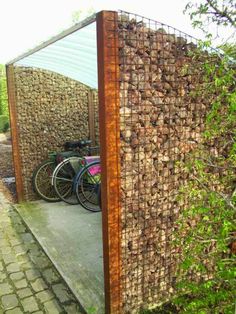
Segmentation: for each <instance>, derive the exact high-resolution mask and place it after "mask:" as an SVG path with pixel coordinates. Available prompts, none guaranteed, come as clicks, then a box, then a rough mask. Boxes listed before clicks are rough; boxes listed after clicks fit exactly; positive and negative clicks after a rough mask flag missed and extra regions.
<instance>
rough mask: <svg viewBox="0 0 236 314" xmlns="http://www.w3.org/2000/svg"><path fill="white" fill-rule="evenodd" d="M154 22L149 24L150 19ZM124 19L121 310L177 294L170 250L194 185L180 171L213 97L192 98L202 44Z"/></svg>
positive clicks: (132, 309) (121, 33)
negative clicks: (187, 186) (185, 188)
mask: <svg viewBox="0 0 236 314" xmlns="http://www.w3.org/2000/svg"><path fill="white" fill-rule="evenodd" d="M147 22H148V21H147ZM153 24H154V23H152V26H153V27H150V26H146V25H150V24H148V23H147V24H146V25H145V23H144V22H143V21H141V22H137V20H135V19H130V18H129V17H127V16H125V15H121V16H119V21H118V28H119V35H118V36H119V72H120V128H121V137H120V140H121V228H122V231H121V232H122V233H121V246H122V247H121V265H122V283H121V285H122V289H121V291H122V302H123V305H122V311H123V313H137V310H138V309H140V308H141V307H146V306H148V305H149V306H150V305H155V304H160V303H162V302H164V301H165V300H168V299H169V298H170V296H171V295H173V294H174V282H175V270H176V267H177V265H178V256H179V251H180V250H179V249H178V248H176V247H174V246H172V243H173V240H174V231H175V229H176V220H177V217H178V213H179V212H180V210H181V208H183V207H184V206H187V204H185V202H184V201H182V202H178V201H177V196H178V193H179V188H180V187H181V185H182V184H184V183H185V182H186V180H188V178H187V177H186V173H185V172H184V171H183V170H181V168H180V167H178V162H180V161H184V160H185V157H186V154H188V153H189V152H190V151H191V150H192V149H193V148H194V147H196V145H197V144H198V143H200V142H201V137H202V135H201V134H202V132H203V131H204V120H205V117H206V113H207V110H208V109H209V106H210V100H209V99H202V97H201V95H196V94H194V91H195V90H196V86H199V84H202V83H203V82H202V76H201V65H200V64H195V65H194V67H193V66H192V63H193V59H192V57H191V56H190V54H189V52H191V51H193V50H194V49H195V48H196V46H195V44H193V43H188V42H187V40H186V39H185V38H183V37H181V36H179V37H178V36H176V35H174V34H169V33H167V32H166V31H164V30H163V29H158V24H157V23H156V24H154V25H153Z"/></svg>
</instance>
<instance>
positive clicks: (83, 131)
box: [15, 66, 90, 200]
mask: <svg viewBox="0 0 236 314" xmlns="http://www.w3.org/2000/svg"><path fill="white" fill-rule="evenodd" d="M15 82H16V110H17V124H18V129H19V146H20V155H21V169H22V178H23V186H24V196H25V198H26V200H32V199H35V197H36V196H35V194H34V192H33V191H32V183H31V180H32V173H33V170H34V169H35V167H36V166H37V165H38V164H39V163H40V162H41V161H43V160H44V159H47V156H48V152H49V151H60V150H62V149H63V143H64V142H65V141H68V140H78V139H88V138H89V128H88V92H89V90H90V88H89V87H87V86H85V85H83V84H81V83H79V82H77V81H74V80H72V79H70V78H67V77H64V76H62V75H59V74H57V73H54V72H50V71H46V70H41V69H33V68H24V67H18V66H17V67H15Z"/></svg>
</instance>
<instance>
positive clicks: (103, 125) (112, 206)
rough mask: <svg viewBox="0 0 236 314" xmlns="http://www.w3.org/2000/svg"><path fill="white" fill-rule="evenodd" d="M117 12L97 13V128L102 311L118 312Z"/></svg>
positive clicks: (119, 298)
mask: <svg viewBox="0 0 236 314" xmlns="http://www.w3.org/2000/svg"><path fill="white" fill-rule="evenodd" d="M117 29H118V28H117V13H116V12H112V11H102V12H99V13H98V14H97V47H98V96H99V128H100V146H101V169H102V216H103V219H102V221H103V254H104V277H105V303H106V304H105V306H106V313H109V314H118V313H121V309H120V307H121V291H120V290H121V287H120V266H121V265H120V126H119V72H118V65H119V63H118V34H117Z"/></svg>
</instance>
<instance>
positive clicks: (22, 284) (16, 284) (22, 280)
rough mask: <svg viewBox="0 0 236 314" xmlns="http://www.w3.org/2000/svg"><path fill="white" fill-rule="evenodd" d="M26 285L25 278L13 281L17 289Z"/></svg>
mask: <svg viewBox="0 0 236 314" xmlns="http://www.w3.org/2000/svg"><path fill="white" fill-rule="evenodd" d="M27 285H28V283H27V281H26V280H25V279H21V280H19V281H16V282H15V286H16V288H17V289H21V288H26V287H27Z"/></svg>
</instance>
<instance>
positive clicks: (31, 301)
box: [21, 296, 39, 313]
mask: <svg viewBox="0 0 236 314" xmlns="http://www.w3.org/2000/svg"><path fill="white" fill-rule="evenodd" d="M21 303H22V306H23V308H24V311H25V312H30V313H32V312H34V311H37V310H38V309H39V307H38V304H37V302H36V300H35V298H34V297H33V296H32V297H29V298H26V299H24V300H22V301H21Z"/></svg>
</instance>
